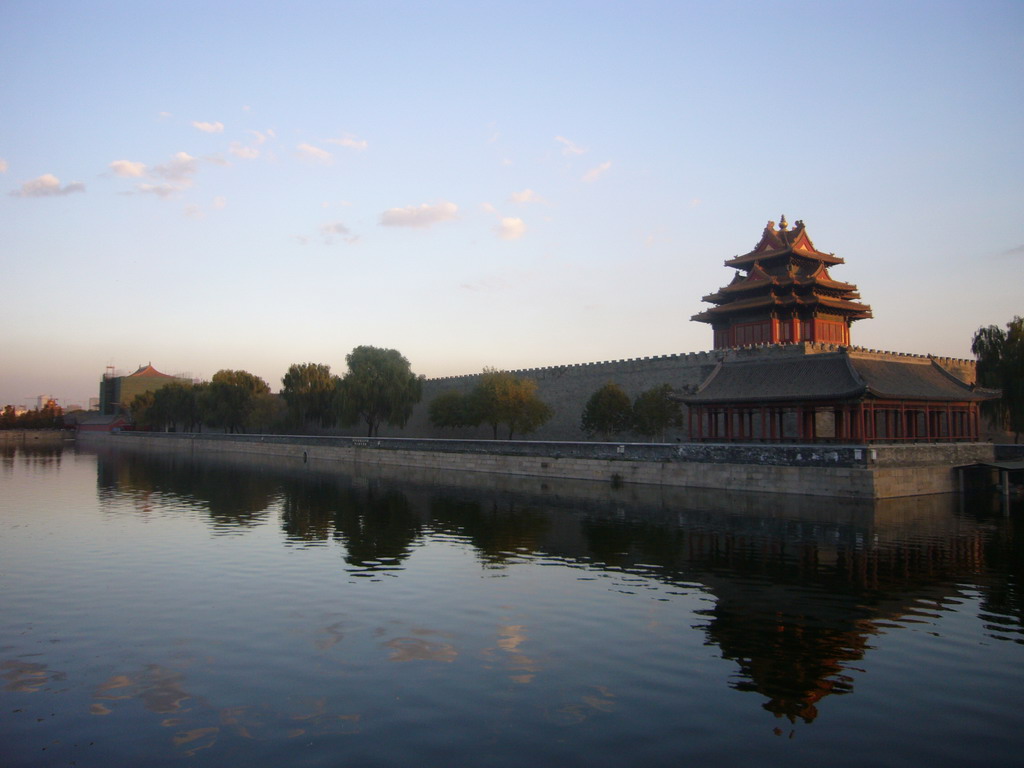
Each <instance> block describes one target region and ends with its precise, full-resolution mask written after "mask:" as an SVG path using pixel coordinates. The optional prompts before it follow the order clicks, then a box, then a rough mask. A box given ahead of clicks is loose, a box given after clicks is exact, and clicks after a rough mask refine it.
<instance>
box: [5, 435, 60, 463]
mask: <svg viewBox="0 0 1024 768" xmlns="http://www.w3.org/2000/svg"><path fill="white" fill-rule="evenodd" d="M63 454H64V446H63V445H59V444H58V445H53V444H45V443H43V444H33V443H16V442H8V441H4V442H2V443H0V466H2V467H3V468H4V470H11V469H13V468H14V464H15V462H16V461H17V462H21V463H23V464H26V465H28V466H30V467H34V468H54V469H56V468H59V467H60V461H61V457H62V456H63Z"/></svg>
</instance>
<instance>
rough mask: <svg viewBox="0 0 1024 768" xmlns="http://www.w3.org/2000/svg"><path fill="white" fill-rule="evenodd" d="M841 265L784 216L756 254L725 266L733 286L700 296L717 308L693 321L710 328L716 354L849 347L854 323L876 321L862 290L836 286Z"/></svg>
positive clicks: (770, 224) (767, 230)
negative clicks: (834, 270) (754, 348)
mask: <svg viewBox="0 0 1024 768" xmlns="http://www.w3.org/2000/svg"><path fill="white" fill-rule="evenodd" d="M843 263H844V262H843V260H842V259H841V258H839V257H838V256H836V255H835V254H831V253H823V252H821V251H819V250H818V249H817V248H815V247H814V243H812V242H811V238H810V237H809V236H808V235H807V230H806V228H805V227H804V223H803V222H802V221H798V222H796V224H795V225H794V226H793V229H790V228H789V225H788V224H787V223H786V217H785V216H783V217H782V219H781V220H780V222H779V225H778V227H777V228H776V226H775V222H774V221H769V222H768V226H766V227H765V229H764V234H762V235H761V240H760V241H759V242H758V244H757V245H756V246H754V249H753V250H752V251H750V252H749V253H745V254H743V255H742V256H736V257H735V258H732V259H729V260H728V261H726V262H725V266H727V267H732V268H733V269H735V270H736V275H735V277H733V280H732V282H731V283H729V285H727V286H725V287H724V288H719V289H718V290H717V291H716V292H715V293H712V294H709V295H707V296H705V297H704V298H703V301H706V302H709V303H710V304H713V305H714V306H713V307H711V308H709V309H706V310H704V311H703V312H701V313H699V314H696V315H694V316H693V317H692V318H691V319H693V320H697V321H699V322H702V323H710V324H711V327H712V328H713V329H714V332H715V342H714V348H715V349H727V348H729V347H746V346H751V345H754V344H791V343H796V342H804V341H813V342H823V343H829V344H840V345H844V346H848V345H849V344H850V326H851V325H852V323H853V321H854V320H862V319H864V318H867V317H871V307H870V306H868V305H867V304H862V303H860V301H859V299H860V294H859V293H857V286H856V285H853V284H851V283H843V282H840V281H838V280H834V279H833V278H832V276H831V275H830V274H829V269H830V268H831V267H834V266H835V265H837V264H843Z"/></svg>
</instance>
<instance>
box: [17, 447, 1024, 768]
mask: <svg viewBox="0 0 1024 768" xmlns="http://www.w3.org/2000/svg"><path fill="white" fill-rule="evenodd" d="M3 450H4V452H3V453H2V454H0V765H3V766H5V767H6V766H11V767H14V766H37V765H46V766H57V765H77V766H91V765H95V766H132V765H143V764H145V765H155V766H161V765H207V764H209V765H235V764H237V765H242V764H245V765H251V766H280V765H288V766H301V765H310V766H325V765H331V766H335V765H338V766H349V765H351V766H360V767H362V766H397V765H410V764H425V765H449V764H458V765H480V766H517V767H518V766H523V765H530V766H577V765H578V766H587V767H588V768H592V767H593V766H604V765H608V766H612V765H614V766H619V765H622V764H623V763H624V762H625V763H627V764H630V765H637V766H661V765H665V766H668V765H673V766H678V765H681V764H696V765H701V764H714V765H719V766H734V765H735V766H739V765H772V764H786V765H787V766H793V765H823V764H828V765H831V766H835V765H839V766H843V765H851V766H852V765H856V766H863V765H906V764H908V763H910V762H911V761H913V762H923V763H926V764H928V765H930V766H945V765H949V766H954V765H956V766H961V765H964V764H965V763H980V764H984V765H986V766H1004V765H1005V766H1009V765H1018V764H1019V755H1020V752H1021V748H1022V747H1024V737H1022V736H1021V734H1022V733H1024V708H1022V707H1021V706H1020V701H1021V700H1022V699H1021V690H1022V689H1024V631H1022V626H1024V623H1022V618H1024V599H1022V592H1021V570H1022V563H1024V558H1022V554H1024V553H1022V551H1021V550H1022V544H1021V542H1022V537H1021V535H1020V534H1019V532H1018V528H1019V522H1020V516H1019V515H1020V512H1019V511H1014V512H1013V513H1012V514H1010V515H1008V516H1005V515H1004V514H1003V513H1002V511H1000V510H999V508H998V506H997V505H994V504H992V503H991V500H989V499H985V498H982V499H968V500H962V499H960V498H959V497H958V496H937V497H926V498H918V499H910V500H900V501H889V502H881V503H877V504H870V503H863V502H843V501H837V500H823V499H816V498H811V497H802V498H801V497H787V496H781V495H780V496H754V495H745V494H726V493H709V492H694V491H690V492H687V491H686V490H685V489H674V490H664V491H663V490H659V489H649V488H629V487H627V488H622V489H613V488H610V487H608V486H604V485H597V484H584V483H562V484H557V483H556V484H553V483H550V482H548V483H544V484H541V482H540V481H534V480H513V479H509V478H493V477H485V476H474V475H448V476H431V477H419V476H416V473H412V472H407V471H406V472H394V473H391V474H389V475H387V476H385V475H382V474H359V475H357V476H350V475H344V474H339V473H338V471H337V467H334V466H330V465H326V464H322V465H314V464H312V463H310V464H303V463H301V461H296V462H290V461H284V460H281V461H276V462H275V461H266V460H262V461H255V460H247V461H242V460H238V461H233V462H228V461H214V460H212V459H205V460H199V461H197V460H193V459H192V458H190V457H189V456H187V455H170V456H163V457H151V456H146V455H139V454H133V453H129V452H118V451H114V450H102V451H88V450H84V449H81V450H73V449H65V450H61V449H59V448H54V449H38V450H26V449H21V448H5V449H3Z"/></svg>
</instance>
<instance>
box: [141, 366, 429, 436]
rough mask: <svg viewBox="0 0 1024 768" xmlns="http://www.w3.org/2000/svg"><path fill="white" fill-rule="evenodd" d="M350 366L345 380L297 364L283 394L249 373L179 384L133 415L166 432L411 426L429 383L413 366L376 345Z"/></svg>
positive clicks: (370, 431)
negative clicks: (425, 381)
mask: <svg viewBox="0 0 1024 768" xmlns="http://www.w3.org/2000/svg"><path fill="white" fill-rule="evenodd" d="M345 361H346V363H347V364H348V372H347V373H346V374H345V375H344V376H337V375H335V374H332V373H331V367H330V366H329V365H325V364H322V363H295V364H293V365H291V366H289V368H288V372H287V373H286V374H285V375H284V378H283V379H282V380H281V383H282V388H281V392H280V394H279V395H274V394H272V393H271V392H270V385H269V384H268V383H267V382H266V381H264V380H263V379H261V378H260V377H259V376H256V375H254V374H252V373H249V372H248V371H234V370H226V369H225V370H220V371H217V373H215V374H214V375H213V377H212V378H211V380H210V381H208V382H203V383H200V384H183V383H179V382H174V383H171V384H168V385H166V386H164V387H161V388H160V389H157V390H154V391H151V392H144V393H143V394H141V395H137V396H136V397H135V398H134V399H133V400H132V401H131V403H130V404H129V410H130V411H131V415H132V419H133V421H134V422H135V424H136V426H138V427H142V428H145V429H156V430H161V431H163V430H169V431H185V432H192V431H197V430H198V431H201V430H202V429H203V427H209V428H214V429H223V430H224V431H225V432H228V433H243V432H280V431H286V430H287V431H299V432H306V431H318V430H323V429H329V428H331V427H334V426H336V425H338V424H343V425H345V426H352V425H354V424H356V423H360V422H361V423H363V424H364V425H365V426H366V429H367V435H370V436H372V435H376V434H377V432H378V430H379V429H380V426H381V424H383V423H387V424H391V425H394V426H398V427H404V426H405V424H406V422H407V421H408V420H409V417H410V416H411V415H412V409H413V407H414V406H415V405H416V403H418V402H419V400H420V397H421V392H422V382H423V377H422V376H417V375H416V374H414V373H413V372H412V371H411V369H410V365H409V361H408V360H407V359H406V358H405V357H404V356H402V354H401V353H399V352H398V351H397V350H394V349H380V348H377V347H371V346H360V347H356V348H355V349H353V350H352V352H350V353H349V354H348V355H346V356H345Z"/></svg>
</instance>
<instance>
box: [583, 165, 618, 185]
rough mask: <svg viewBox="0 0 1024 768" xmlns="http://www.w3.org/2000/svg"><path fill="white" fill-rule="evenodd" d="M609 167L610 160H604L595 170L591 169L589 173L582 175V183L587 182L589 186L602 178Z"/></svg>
mask: <svg viewBox="0 0 1024 768" xmlns="http://www.w3.org/2000/svg"><path fill="white" fill-rule="evenodd" d="M611 167H612V161H611V160H605V161H604V162H603V163H601V164H600V165H599V166H597V167H596V168H591V169H590V170H589V171H587V172H586V173H585V174H583V181H585V182H587V183H588V184H590V183H592V182H595V181H597V180H598V179H599V178H601V177H602V176H604V175H605V173H607V172H608V169H609V168H611Z"/></svg>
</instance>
